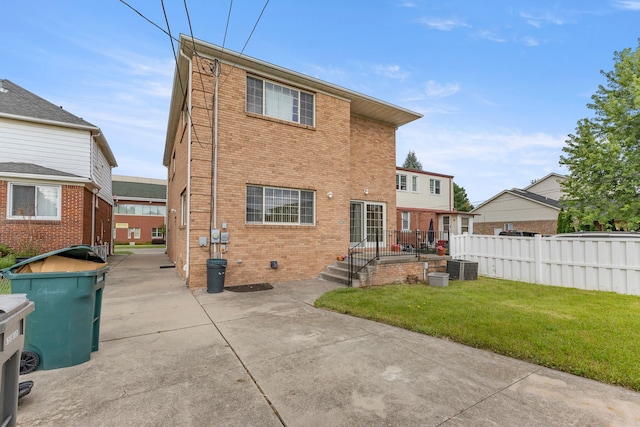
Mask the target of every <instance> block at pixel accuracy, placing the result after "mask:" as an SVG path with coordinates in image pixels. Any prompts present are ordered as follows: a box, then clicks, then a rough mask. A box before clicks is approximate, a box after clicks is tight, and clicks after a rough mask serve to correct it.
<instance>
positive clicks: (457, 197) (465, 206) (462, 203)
mask: <svg viewBox="0 0 640 427" xmlns="http://www.w3.org/2000/svg"><path fill="white" fill-rule="evenodd" d="M453 207H455V208H456V209H457V210H459V211H460V212H469V211H471V210H472V209H473V205H472V204H471V202H470V201H469V198H468V197H467V192H466V190H465V189H464V187H460V186H459V185H458V184H456V183H455V182H454V183H453Z"/></svg>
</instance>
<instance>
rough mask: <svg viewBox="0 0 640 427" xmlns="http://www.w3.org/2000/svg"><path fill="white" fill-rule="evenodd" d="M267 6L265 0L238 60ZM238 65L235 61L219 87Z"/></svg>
mask: <svg viewBox="0 0 640 427" xmlns="http://www.w3.org/2000/svg"><path fill="white" fill-rule="evenodd" d="M268 5H269V0H267V1H266V2H265V3H264V6H263V7H262V10H261V11H260V16H258V19H257V20H256V23H255V25H254V26H253V29H252V30H251V33H250V34H249V37H248V38H247V41H246V42H245V43H244V46H242V50H241V51H240V53H239V54H238V56H237V58H238V59H239V58H240V57H241V56H242V54H243V53H244V50H245V49H246V47H247V45H248V44H249V40H251V37H252V36H253V33H254V31H255V30H256V28H257V27H258V23H260V19H262V15H263V14H264V11H265V9H266V8H267V6H268ZM229 13H231V11H229ZM237 64H238V62H237V61H236V62H235V63H234V64H233V65H232V66H231V69H230V70H229V72H228V73H227V75H226V76H225V77H224V80H223V81H222V83H221V85H224V83H225V82H226V81H227V78H228V77H229V75H230V74H231V72H232V71H233V69H234V68H235V67H236V65H237Z"/></svg>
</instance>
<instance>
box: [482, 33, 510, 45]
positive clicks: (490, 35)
mask: <svg viewBox="0 0 640 427" xmlns="http://www.w3.org/2000/svg"><path fill="white" fill-rule="evenodd" d="M478 35H479V36H480V38H483V39H486V40H489V41H492V42H496V43H505V42H506V41H507V39H505V38H504V37H500V36H499V35H497V34H496V33H495V32H494V31H491V30H480V31H479V32H478Z"/></svg>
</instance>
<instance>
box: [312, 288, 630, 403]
mask: <svg viewBox="0 0 640 427" xmlns="http://www.w3.org/2000/svg"><path fill="white" fill-rule="evenodd" d="M315 304H316V306H317V307H323V308H328V309H331V310H334V311H338V312H341V313H347V314H350V315H353V316H358V317H363V318H367V319H371V320H375V321H378V322H382V323H387V324H390V325H394V326H399V327H401V328H405V329H409V330H412V331H416V332H420V333H423V334H427V335H433V336H436V337H443V338H448V339H451V340H452V341H456V342H459V343H462V344H466V345H470V346H473V347H477V348H482V349H487V350H490V351H493V352H495V353H499V354H503V355H506V356H510V357H515V358H518V359H522V360H526V361H529V362H532V363H536V364H539V365H543V366H547V367H549V368H553V369H558V370H561V371H565V372H569V373H572V374H576V375H580V376H584V377H587V378H592V379H595V380H597V381H601V382H605V383H609V384H616V385H621V386H624V387H628V388H631V389H634V390H637V391H640V363H638V355H640V339H638V338H637V333H638V331H640V297H636V296H629V295H619V294H614V293H609V292H594V291H581V290H577V289H568V288H560V287H553V286H542V285H534V284H528V283H521V282H512V281H507V280H499V279H490V278H485V277H480V278H479V279H478V280H476V281H450V282H449V286H448V287H445V288H435V287H430V286H425V285H389V286H380V287H372V288H358V289H356V288H347V289H337V290H334V291H331V292H328V293H327V294H325V295H323V296H322V297H320V298H319V299H318V300H317V301H316V303H315Z"/></svg>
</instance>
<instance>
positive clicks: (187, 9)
mask: <svg viewBox="0 0 640 427" xmlns="http://www.w3.org/2000/svg"><path fill="white" fill-rule="evenodd" d="M184 11H185V13H186V15H187V22H188V23H189V33H190V34H191V43H192V44H193V52H194V54H195V55H196V56H197V57H198V58H200V59H201V60H203V61H205V59H204V58H202V57H201V56H200V55H199V54H198V52H197V51H196V40H195V37H193V27H192V26H191V17H190V16H189V7H188V6H187V0H184ZM167 25H168V24H167ZM206 62H207V64H208V65H209V68H211V67H212V64H211V62H209V61H206ZM202 69H203V70H204V71H205V72H206V69H205V68H204V67H202ZM212 71H213V70H212ZM198 76H199V77H200V86H201V87H202V96H203V97H204V109H205V110H207V117H208V118H209V123H211V122H212V121H213V118H212V117H211V114H212V113H211V110H213V105H212V106H211V109H209V107H207V93H206V91H205V89H204V80H202V73H201V72H198ZM214 78H215V77H214ZM211 92H213V90H212V91H211ZM215 96H218V94H217V93H216V94H215ZM212 104H213V101H212ZM211 140H212V141H213V132H211Z"/></svg>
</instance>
